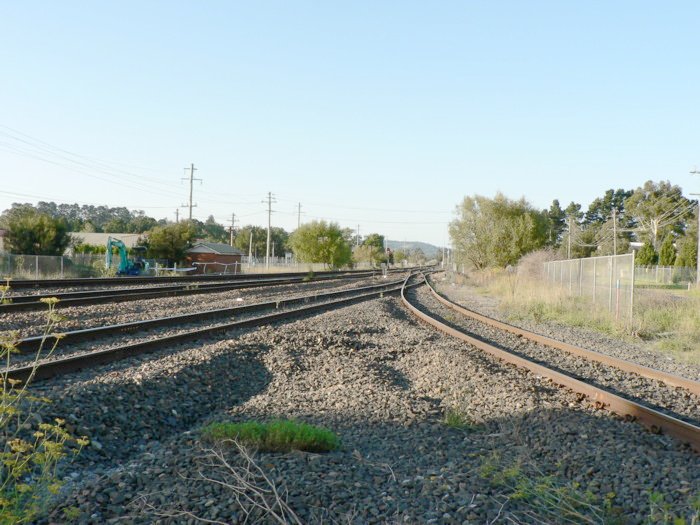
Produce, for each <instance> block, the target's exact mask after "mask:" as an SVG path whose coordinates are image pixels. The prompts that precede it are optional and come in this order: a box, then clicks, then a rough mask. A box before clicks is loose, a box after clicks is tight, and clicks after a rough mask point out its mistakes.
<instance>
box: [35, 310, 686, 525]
mask: <svg viewBox="0 0 700 525" xmlns="http://www.w3.org/2000/svg"><path fill="white" fill-rule="evenodd" d="M39 391H40V392H42V393H45V394H47V395H49V396H50V397H52V398H53V399H56V400H57V401H56V403H55V404H54V406H53V407H52V411H53V412H55V413H56V414H65V413H70V414H71V416H72V417H70V418H69V421H70V423H71V425H73V426H74V428H75V430H79V431H81V432H82V431H85V432H86V433H87V434H89V435H90V437H91V438H92V439H93V440H97V441H98V442H99V443H100V449H99V450H97V449H96V448H95V447H90V448H89V449H88V450H86V451H85V452H84V453H83V454H81V456H79V458H78V459H77V461H76V463H74V464H73V465H72V466H69V467H68V468H67V469H66V470H65V474H66V476H67V478H68V479H69V480H70V481H69V483H68V484H67V486H66V488H65V492H64V493H63V494H62V497H61V503H60V504H59V505H58V508H57V509H56V510H55V511H54V513H53V514H52V516H53V517H52V521H53V522H56V523H59V522H61V517H62V514H61V510H60V509H61V508H63V507H66V506H71V505H75V506H76V507H78V509H79V510H80V517H79V519H78V521H77V522H78V523H110V522H119V523H122V522H126V523H152V522H160V523H182V522H185V523H186V522H187V520H186V519H185V518H184V517H183V516H181V515H180V516H179V517H172V518H162V517H161V518H158V516H157V515H156V514H155V513H160V514H162V513H170V514H173V513H176V512H180V511H183V510H187V511H191V512H193V513H195V514H196V515H198V516H201V517H204V518H207V519H218V520H221V521H223V522H229V523H236V522H238V521H239V520H241V519H242V514H241V512H240V508H238V507H237V505H236V503H235V500H234V499H233V498H232V497H231V494H230V493H229V492H227V491H225V490H223V489H222V488H221V487H220V486H215V485H212V484H210V483H205V482H203V481H201V480H198V475H197V465H198V460H197V458H198V457H199V455H200V452H199V451H198V450H197V443H198V439H197V428H199V426H200V425H202V424H203V423H205V422H207V421H211V420H220V419H223V418H226V419H233V420H244V419H253V418H259V419H269V418H274V417H293V418H298V419H300V420H303V421H307V422H310V423H315V424H320V425H323V426H326V427H328V428H330V429H332V430H334V431H335V432H337V433H338V435H339V436H340V438H341V440H342V443H343V444H342V448H341V449H340V450H338V451H335V452H331V453H328V454H323V455H317V454H307V453H292V454H261V455H260V456H258V459H259V463H260V465H261V466H262V467H263V468H264V469H265V471H266V472H268V473H269V475H270V476H271V477H272V478H273V479H275V480H276V481H277V482H279V483H281V484H283V485H284V486H286V488H287V491H288V501H289V503H290V505H291V506H292V507H293V508H294V510H295V511H296V512H297V513H298V514H299V515H300V516H301V518H302V520H303V521H304V522H319V521H321V520H323V521H324V522H333V521H334V520H335V521H336V522H343V523H347V522H349V523H385V522H387V521H391V522H406V523H416V522H421V523H486V522H488V521H491V520H494V519H496V520H497V522H498V521H499V520H500V521H505V520H506V519H507V518H508V517H509V516H510V517H514V518H517V517H520V518H522V517H523V516H526V514H524V513H526V512H528V510H529V509H528V507H527V504H526V502H523V501H516V500H510V501H506V499H505V498H504V496H503V489H502V488H501V487H498V486H495V485H494V484H493V483H492V482H490V481H489V479H488V478H486V477H485V476H484V475H483V474H482V470H481V466H482V465H483V464H484V462H485V461H487V459H488V458H490V457H492V456H493V455H494V454H496V455H498V456H500V457H501V458H502V461H503V462H504V464H505V465H512V464H515V463H516V462H517V461H521V462H523V469H524V470H525V471H526V472H527V473H528V474H529V475H533V476H535V475H541V474H549V473H552V474H558V475H561V476H563V477H564V478H565V479H567V480H570V481H577V482H579V483H581V485H582V487H584V488H588V489H590V490H592V491H593V492H594V493H596V494H598V495H601V496H604V495H605V494H607V493H609V492H614V493H615V494H616V496H615V500H614V505H615V506H616V507H618V511H619V512H620V513H622V516H623V517H624V521H625V522H629V523H635V522H641V521H643V520H644V519H645V518H646V517H647V515H648V505H647V501H648V495H647V491H649V490H657V491H660V492H663V493H664V494H665V495H666V498H667V501H668V502H669V504H670V505H672V506H674V508H680V507H681V506H682V505H685V504H687V501H688V499H689V498H690V496H692V491H693V490H695V489H696V488H697V487H698V486H700V460H699V459H698V456H697V455H695V454H693V453H691V452H690V451H689V450H687V449H686V448H684V447H683V446H681V445H679V444H678V443H677V442H675V441H674V440H672V439H669V438H667V437H665V436H659V435H652V434H650V433H647V432H646V431H644V430H643V429H642V428H641V427H639V426H638V425H636V424H632V423H626V422H624V421H621V420H620V419H618V418H615V417H611V416H610V415H609V414H607V413H605V412H601V411H596V410H594V409H593V408H592V407H590V406H588V405H585V404H581V403H579V402H577V400H576V396H575V395H574V394H572V393H570V392H567V391H565V390H562V389H560V388H557V387H555V386H553V385H552V384H551V383H549V382H548V381H546V380H543V379H541V378H537V377H534V376H533V375H532V374H529V373H526V372H523V371H520V370H518V369H515V368H514V367H511V366H507V365H503V364H500V363H498V362H496V361H495V360H493V359H491V358H490V357H488V356H484V355H482V354H481V353H479V352H478V351H476V350H474V349H472V348H469V347H468V346H466V345H464V344H461V343H459V342H456V341H454V340H452V339H450V338H448V337H447V336H443V335H441V334H439V333H437V332H434V331H433V330H431V329H429V328H427V327H425V326H423V325H421V324H419V323H417V322H416V321H415V320H413V319H412V318H411V317H409V315H408V314H407V313H406V311H405V310H404V309H403V308H402V307H401V306H400V305H399V303H398V301H397V300H396V299H394V298H384V299H381V300H375V301H372V302H369V303H363V304H359V305H354V306H350V307H346V308H342V309H340V310H337V311H333V312H328V313H324V314H321V315H317V316H314V317H310V318H308V319H302V320H298V321H295V322H291V323H287V324H280V325H276V326H272V327H264V328H260V329H256V330H244V331H239V332H237V333H235V334H234V333H232V334H231V336H230V337H229V338H228V339H225V340H221V341H216V342H212V341H202V342H201V343H200V344H191V345H183V346H180V347H177V348H173V349H171V353H170V354H167V353H165V352H161V353H158V354H155V355H152V356H149V358H148V359H146V358H139V359H131V360H128V361H127V362H121V363H117V364H113V365H110V366H107V367H104V368H103V369H100V370H92V371H85V372H82V373H80V374H77V375H75V376H72V377H71V378H64V379H61V380H59V381H56V382H52V383H50V384H49V383H47V384H45V385H43V386H40V387H39ZM448 408H455V409H458V410H460V411H461V412H463V413H465V414H466V415H467V416H468V417H469V418H470V420H471V421H473V423H474V425H473V428H472V429H471V431H469V432H465V431H463V430H458V429H452V428H448V427H446V426H445V425H444V424H443V422H442V421H443V417H444V412H445V411H446V410H447V409H448ZM71 474H72V475H71ZM671 474H672V475H671ZM504 503H505V504H504ZM148 505H152V506H153V507H149V506H148ZM154 508H155V509H157V510H155V511H154Z"/></svg>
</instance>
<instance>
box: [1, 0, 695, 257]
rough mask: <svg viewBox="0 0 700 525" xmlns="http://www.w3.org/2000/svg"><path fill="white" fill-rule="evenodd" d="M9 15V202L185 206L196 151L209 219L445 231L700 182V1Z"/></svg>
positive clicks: (170, 7) (153, 210) (5, 197)
mask: <svg viewBox="0 0 700 525" xmlns="http://www.w3.org/2000/svg"><path fill="white" fill-rule="evenodd" d="M0 19H1V20H2V31H1V32H0V125H1V126H4V127H0V165H1V166H2V168H1V173H2V175H1V180H2V184H1V185H0V209H4V208H7V207H9V206H10V204H11V203H12V202H15V201H23V202H36V201H37V200H55V201H58V202H80V203H90V204H107V205H111V206H127V207H129V208H138V209H143V210H144V211H146V213H147V214H149V215H152V216H154V217H157V218H160V217H166V216H167V217H168V218H170V219H174V210H175V208H176V206H177V205H179V204H182V203H184V202H185V200H186V198H187V187H186V185H185V184H184V183H182V182H181V181H180V178H181V177H182V176H184V170H183V168H184V167H185V166H188V165H189V163H190V162H193V163H194V164H195V166H196V167H197V168H198V171H197V173H196V174H197V176H199V177H201V178H203V179H204V183H203V184H202V185H201V186H200V185H199V184H197V185H196V186H195V201H196V202H197V203H198V204H199V206H198V207H197V208H196V209H195V216H196V217H198V218H200V219H205V218H206V217H207V216H208V215H209V214H213V215H214V216H215V217H216V218H217V219H218V220H219V221H221V222H224V221H226V220H228V219H229V218H230V214H231V212H235V213H236V214H237V215H240V216H241V223H242V224H247V223H254V224H261V225H262V224H265V221H266V213H265V208H264V205H263V204H262V203H261V202H260V201H261V200H262V199H263V198H264V197H265V195H266V193H267V192H268V191H272V192H274V194H275V195H276V197H277V203H276V204H275V206H274V209H275V210H277V212H276V213H275V214H274V215H273V224H274V225H278V226H282V227H284V228H286V229H289V230H291V229H293V228H295V227H296V221H297V216H296V211H295V210H296V204H297V203H298V202H301V203H302V211H303V212H304V215H303V216H302V220H303V221H308V220H311V219H316V218H325V219H332V220H335V221H337V222H339V223H340V224H341V225H342V226H347V227H352V228H355V227H356V225H357V224H360V230H361V233H363V234H366V233H369V232H374V231H377V232H380V233H384V234H386V235H387V236H388V237H389V238H391V239H396V240H422V241H427V242H432V243H434V244H443V243H445V242H446V240H447V233H446V224H447V222H449V220H450V219H451V218H452V216H453V210H454V207H455V205H456V204H457V203H458V202H459V201H460V200H461V199H462V197H463V196H465V195H470V194H475V193H478V194H482V195H487V196H492V195H494V194H495V192H497V191H502V192H503V193H505V194H506V195H507V196H509V197H512V198H519V197H521V196H525V197H526V198H527V199H528V200H529V201H531V202H532V203H533V204H534V205H536V206H537V207H540V208H544V207H548V206H549V204H550V203H551V201H552V199H554V198H558V199H559V200H560V201H561V202H562V204H563V205H566V204H567V203H568V202H569V201H571V200H576V201H578V202H580V203H581V204H583V205H584V207H585V206H587V205H588V204H589V203H590V201H591V200H592V199H594V198H595V197H597V196H599V195H602V194H603V192H604V191H605V190H606V189H608V188H611V187H615V188H617V187H623V188H634V187H637V186H639V185H641V184H642V183H643V182H644V181H645V180H648V179H653V180H661V179H664V180H666V179H668V180H671V182H673V183H675V184H679V185H680V186H681V187H683V189H684V190H685V191H686V192H691V191H700V177H698V178H697V179H694V178H693V176H691V175H689V174H688V171H689V169H690V168H692V166H693V165H694V164H695V163H698V164H700V104H698V102H699V101H700V97H698V93H699V92H700V78H699V77H700V67H699V64H700V53H699V51H700V29H698V28H699V27H700V4H699V3H697V2H668V3H659V2H640V1H634V2H632V1H625V2H622V1H621V2H609V1H587V2H560V1H550V2H537V1H530V2H521V1H510V2H505V1H503V2H475V1H474V2H467V1H460V2H404V1H401V2H399V1H396V2H390V1H387V2H374V1H373V2H359V1H358V2H342V3H341V2H320V1H317V2H300V1H295V2H288V1H279V2H265V1H264V2H233V1H222V2H213V1H208V2H175V1H160V2H157V1H148V2H143V1H139V2H135V1H134V2H132V1H120V2H72V1H67V0H66V1H61V2H52V1H45V2H35V1H26V2H24V1H22V2H12V1H9V0H5V1H3V2H1V3H0ZM18 132H20V133H23V134H25V135H20V134H19V133H18ZM18 139H20V140H18ZM36 139H38V140H41V141H43V142H44V143H45V144H39V145H37V142H36ZM22 140H24V141H26V142H22ZM54 147H58V148H61V150H63V151H59V150H56V149H53V148H54ZM73 154H79V155H81V157H74V156H73ZM86 157H87V158H86ZM76 160H77V161H78V162H80V163H81V164H76V163H75V162H74V161H76ZM185 213H186V210H184V209H182V210H181V216H182V214H185Z"/></svg>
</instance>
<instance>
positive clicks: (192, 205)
mask: <svg viewBox="0 0 700 525" xmlns="http://www.w3.org/2000/svg"><path fill="white" fill-rule="evenodd" d="M185 169H186V170H187V169H188V168H185ZM196 169H197V168H195V167H194V164H190V167H189V170H190V176H189V177H183V178H182V180H189V181H190V203H189V204H183V206H187V207H189V209H190V218H189V220H190V222H191V221H192V208H194V207H196V206H197V205H196V204H192V183H193V182H194V181H196V180H198V181H199V182H202V179H195V178H194V172H195V170H196Z"/></svg>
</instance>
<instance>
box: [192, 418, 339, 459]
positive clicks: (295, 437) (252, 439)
mask: <svg viewBox="0 0 700 525" xmlns="http://www.w3.org/2000/svg"><path fill="white" fill-rule="evenodd" d="M202 437H203V438H204V439H205V440H208V441H224V440H235V441H237V442H239V443H241V444H243V445H248V446H253V447H255V448H257V449H258V450H259V451H261V452H289V451H290V450H303V451H305V452H328V451H331V450H335V449H337V448H338V447H339V446H340V440H339V439H338V437H337V436H336V435H335V434H334V433H333V432H331V431H330V430H327V429H325V428H319V427H315V426H313V425H307V424H306V423H300V422H298V421H291V420H277V421H270V422H268V423H261V422H258V421H246V422H243V423H233V422H221V423H211V424H210V425H207V426H206V427H204V428H203V429H202Z"/></svg>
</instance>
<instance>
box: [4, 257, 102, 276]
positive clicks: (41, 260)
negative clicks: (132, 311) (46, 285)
mask: <svg viewBox="0 0 700 525" xmlns="http://www.w3.org/2000/svg"><path fill="white" fill-rule="evenodd" d="M105 274H106V269H105V256H104V255H98V254H87V253H82V254H75V255H71V256H67V255H64V256H60V255H14V254H10V253H3V254H0V276H2V277H5V278H7V277H10V278H13V279H57V278H64V277H66V278H68V277H101V276H103V275H105Z"/></svg>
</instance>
